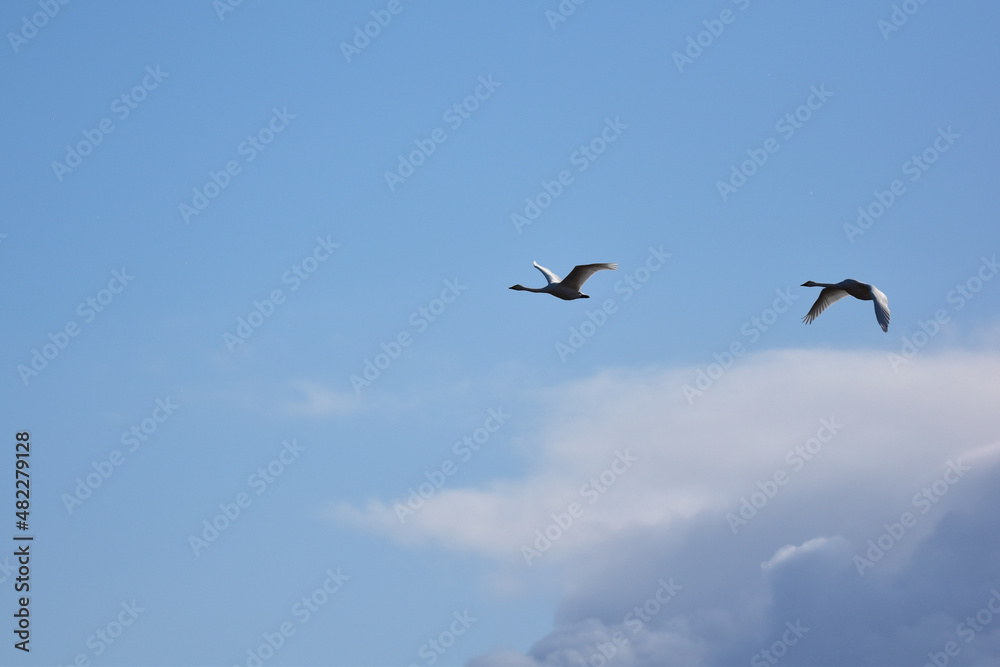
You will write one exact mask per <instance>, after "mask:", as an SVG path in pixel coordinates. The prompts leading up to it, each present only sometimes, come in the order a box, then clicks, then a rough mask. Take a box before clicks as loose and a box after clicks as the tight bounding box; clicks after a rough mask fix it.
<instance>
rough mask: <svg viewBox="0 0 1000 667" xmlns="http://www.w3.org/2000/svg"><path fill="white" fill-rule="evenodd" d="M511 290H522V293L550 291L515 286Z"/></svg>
mask: <svg viewBox="0 0 1000 667" xmlns="http://www.w3.org/2000/svg"><path fill="white" fill-rule="evenodd" d="M511 289H516V290H520V291H522V292H547V291H548V290H547V289H545V288H544V287H542V288H538V287H525V286H524V285H514V286H513V287H511Z"/></svg>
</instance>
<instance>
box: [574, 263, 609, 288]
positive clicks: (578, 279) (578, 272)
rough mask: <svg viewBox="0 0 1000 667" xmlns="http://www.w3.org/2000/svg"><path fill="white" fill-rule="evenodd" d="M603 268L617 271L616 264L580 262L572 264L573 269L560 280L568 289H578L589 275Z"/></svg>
mask: <svg viewBox="0 0 1000 667" xmlns="http://www.w3.org/2000/svg"><path fill="white" fill-rule="evenodd" d="M604 269H610V270H611V271H617V270H618V265H617V264H581V265H580V266H574V267H573V270H572V271H570V272H569V275H568V276H566V279H565V280H563V281H562V284H563V285H565V286H566V287H569V288H570V289H575V290H577V291H579V289H580V288H581V287H583V284H584V283H585V282H587V279H588V278H590V276H592V275H594V274H595V273H597V272H598V271H603V270H604Z"/></svg>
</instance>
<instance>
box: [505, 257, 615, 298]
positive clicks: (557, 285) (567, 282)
mask: <svg viewBox="0 0 1000 667" xmlns="http://www.w3.org/2000/svg"><path fill="white" fill-rule="evenodd" d="M532 264H534V265H535V268H536V269H538V270H539V271H541V272H542V275H543V276H545V280H546V281H547V282H548V284H547V285H546V286H545V287H538V288H535V287H523V286H522V285H514V286H513V287H511V288H510V289H514V290H520V291H524V292H544V293H545V294H551V295H552V296H556V297H559V298H560V299H563V300H565V301H572V300H573V299H589V298H590V297H589V296H587V295H586V294H584V293H583V292H581V291H580V288H581V287H583V284H584V283H585V282H587V279H588V278H590V276H592V275H594V274H595V273H597V272H598V271H603V270H604V269H610V270H612V271H617V270H618V265H617V264H581V265H579V266H574V267H573V270H572V271H570V272H569V275H568V276H566V277H565V278H564V279H563V280H559V276H557V275H556V274H554V273H552V272H551V271H549V270H548V269H546V268H545V267H544V266H542V265H540V264H539V263H538V262H532Z"/></svg>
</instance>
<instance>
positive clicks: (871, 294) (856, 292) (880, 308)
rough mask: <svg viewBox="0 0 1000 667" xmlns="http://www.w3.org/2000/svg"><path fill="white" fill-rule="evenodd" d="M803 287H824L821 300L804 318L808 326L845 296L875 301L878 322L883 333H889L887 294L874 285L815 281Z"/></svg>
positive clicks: (854, 281)
mask: <svg viewBox="0 0 1000 667" xmlns="http://www.w3.org/2000/svg"><path fill="white" fill-rule="evenodd" d="M802 286H803V287H822V288H823V291H822V292H820V293H819V298H818V299H816V303H814V304H813V306H812V308H810V309H809V312H808V313H806V316H805V317H803V318H802V321H803V322H805V323H806V324H810V323H812V321H813V320H815V319H816V318H817V317H819V314H820V313H822V312H823V311H824V310H826V309H827V308H828V307H829V306H830V304H832V303H836V302H837V301H840V300H841V299H843V298H844V297H845V296H848V295H850V296H853V297H854V298H855V299H861V300H862V301H874V302H875V319H877V320H878V323H879V326H880V327H882V331H886V332H888V331H889V299H888V298H886V296H885V294H882V292H880V291H879V290H878V288H877V287H875V286H874V285H869V284H868V283H862V282H858V281H857V280H851V279H847V280H841V281H840V282H839V283H834V284H830V283H814V282H813V281H811V280H810V281H808V282H804V283H802Z"/></svg>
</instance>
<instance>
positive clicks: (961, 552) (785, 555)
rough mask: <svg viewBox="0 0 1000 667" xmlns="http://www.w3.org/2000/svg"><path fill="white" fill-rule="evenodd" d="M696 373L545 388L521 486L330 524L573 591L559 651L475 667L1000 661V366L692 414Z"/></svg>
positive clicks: (794, 384)
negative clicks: (471, 558) (476, 559)
mask: <svg viewBox="0 0 1000 667" xmlns="http://www.w3.org/2000/svg"><path fill="white" fill-rule="evenodd" d="M693 375H694V371H692V370H690V369H680V370H678V369H647V370H645V371H642V372H637V371H606V372H603V373H601V374H599V375H596V376H594V377H591V378H589V379H587V380H585V381H582V382H577V383H574V384H571V385H566V386H561V387H557V388H554V389H551V390H548V391H547V392H546V393H545V395H544V397H543V402H544V404H545V407H546V410H545V411H544V418H543V421H542V423H539V424H538V425H537V428H536V429H535V431H534V433H535V434H536V435H535V442H534V446H535V447H536V449H535V453H534V456H533V457H532V459H531V462H530V466H529V469H528V472H527V474H526V475H525V476H524V477H522V478H518V479H505V480H496V481H494V482H492V483H490V484H486V485H482V486H478V487H469V488H450V487H449V486H448V485H443V486H442V488H435V489H434V492H433V493H432V494H429V495H428V497H427V498H418V500H420V501H421V502H420V503H419V505H418V508H417V510H416V511H413V512H410V513H402V515H401V513H400V511H399V507H401V506H407V505H406V504H407V498H406V497H400V498H394V499H385V500H372V501H369V502H368V503H367V504H366V505H365V506H363V507H356V506H352V505H349V504H344V503H340V504H335V505H333V506H332V507H331V508H330V516H331V517H332V518H334V519H335V520H337V521H340V522H348V523H352V524H355V525H357V526H360V527H362V528H364V529H366V530H370V531H374V532H377V533H382V534H384V535H386V536H387V537H388V538H390V539H392V540H395V541H397V542H399V543H402V544H424V545H428V546H430V547H432V548H441V549H447V550H452V551H456V552H462V553H471V554H477V555H480V556H483V557H487V558H490V559H493V560H495V561H496V563H497V567H498V570H499V571H502V572H503V577H504V578H505V579H507V580H510V579H514V580H523V581H532V580H537V578H538V577H539V576H545V577H547V578H548V579H549V580H554V581H556V582H558V585H560V586H561V587H562V591H563V595H562V603H561V604H560V607H559V609H558V610H557V612H556V614H555V618H554V625H553V628H552V629H551V631H550V632H549V633H548V634H546V635H544V636H542V637H540V638H537V640H536V641H534V643H533V645H531V646H530V648H528V649H527V650H526V651H517V650H514V649H512V648H509V647H506V648H505V647H498V648H497V649H496V650H495V651H494V652H492V653H490V654H488V655H486V656H482V657H480V658H477V659H475V660H473V661H472V662H471V663H470V664H471V665H474V666H475V667H484V666H487V665H574V666H577V665H594V666H595V667H599V666H600V665H604V664H614V665H729V664H740V665H745V664H748V663H749V664H751V665H758V664H759V665H771V664H777V663H778V662H779V661H780V662H781V663H782V664H787V665H795V664H817V665H842V664H856V665H866V664H871V665H884V664H914V665H923V664H925V663H926V664H935V661H937V663H938V665H937V667H940V665H941V664H942V663H941V661H943V660H945V661H947V662H946V663H945V664H979V663H982V664H986V663H995V662H996V661H997V659H998V658H1000V632H997V629H998V628H1000V592H998V591H1000V530H998V529H1000V518H998V512H997V510H996V508H997V507H998V506H1000V504H998V501H1000V484H998V482H1000V466H998V462H1000V436H998V425H1000V416H998V414H997V407H996V406H998V405H1000V382H998V381H997V379H998V378H1000V355H997V354H995V353H993V352H959V351H956V352H948V353H945V354H940V355H936V356H931V355H929V354H926V355H924V356H920V357H917V358H916V359H914V360H913V361H912V362H911V363H908V364H905V365H902V366H900V367H898V369H897V370H894V369H893V367H892V366H891V365H890V363H888V360H887V357H886V355H885V354H878V353H871V352H844V351H828V350H809V351H803V350H786V351H775V352H768V353H762V354H757V355H753V356H748V357H746V358H745V359H742V360H741V362H740V364H739V365H737V366H734V367H733V368H731V369H730V370H728V371H727V372H726V373H725V374H724V375H723V376H722V377H721V378H719V379H718V381H717V382H716V383H715V384H714V385H713V386H712V387H711V388H710V389H709V390H708V391H706V392H705V393H704V394H703V395H701V396H698V397H697V398H696V399H695V400H694V401H693V403H691V402H689V401H688V400H687V399H686V398H685V395H684V392H683V386H684V385H685V384H689V383H691V382H692V378H693ZM412 504H417V503H415V502H414V503H412ZM994 609H995V610H996V611H993V610H994ZM522 642H525V639H524V638H521V637H512V638H511V645H512V646H513V645H517V644H521V643H522ZM522 645H524V644H522Z"/></svg>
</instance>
